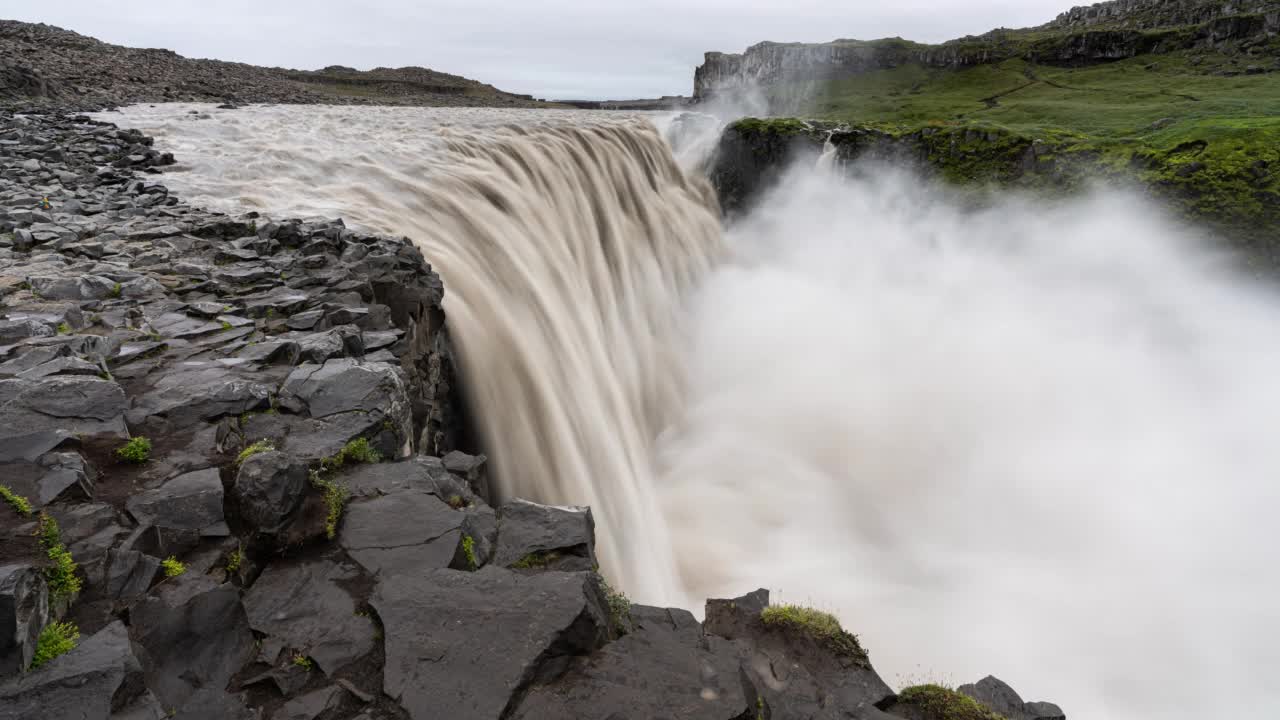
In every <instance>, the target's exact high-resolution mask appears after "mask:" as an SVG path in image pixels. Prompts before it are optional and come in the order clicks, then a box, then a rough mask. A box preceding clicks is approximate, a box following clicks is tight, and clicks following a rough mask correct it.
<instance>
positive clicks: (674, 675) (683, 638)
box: [511, 605, 785, 720]
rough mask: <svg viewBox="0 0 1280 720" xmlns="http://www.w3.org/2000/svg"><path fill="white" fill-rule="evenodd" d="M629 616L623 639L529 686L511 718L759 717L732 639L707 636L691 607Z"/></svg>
mask: <svg viewBox="0 0 1280 720" xmlns="http://www.w3.org/2000/svg"><path fill="white" fill-rule="evenodd" d="M631 620H632V623H631V629H630V631H629V632H628V633H627V634H626V635H625V636H623V637H622V638H620V639H618V640H615V641H614V642H612V643H610V644H608V645H606V646H605V647H604V648H602V649H601V650H599V651H598V652H596V653H595V654H593V655H591V656H590V657H587V658H577V659H575V660H574V661H573V662H572V664H571V665H570V667H569V668H568V670H566V672H565V674H564V676H563V677H561V678H559V679H557V680H555V681H552V682H550V683H547V684H544V685H538V686H535V687H533V688H531V689H530V690H529V692H528V695H527V696H526V697H525V698H524V700H523V701H522V702H521V703H520V706H519V709H517V710H516V712H515V713H513V714H512V715H511V717H512V719H513V720H542V718H577V717H602V718H617V720H642V719H648V718H680V719H681V720H726V719H731V718H752V719H754V718H756V717H758V716H759V715H758V711H759V710H761V709H762V708H759V707H757V706H756V704H755V698H754V697H748V696H747V694H746V692H744V686H743V683H742V680H741V678H740V671H739V667H738V656H737V652H736V651H735V649H734V647H733V646H732V644H731V643H730V642H729V641H727V640H724V639H723V638H718V637H714V636H708V635H704V634H703V632H702V626H701V625H700V624H699V623H698V621H697V620H696V619H694V617H693V615H692V614H691V613H689V612H688V611H685V610H675V609H663V608H654V607H645V606H641V605H633V606H632V607H631ZM784 716H785V714H784V713H779V712H776V711H775V712H774V714H773V715H772V717H775V718H781V717H784Z"/></svg>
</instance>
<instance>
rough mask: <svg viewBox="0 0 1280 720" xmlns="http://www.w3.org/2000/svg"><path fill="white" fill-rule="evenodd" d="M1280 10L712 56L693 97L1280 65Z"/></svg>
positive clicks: (1141, 11) (1175, 13) (1163, 7)
mask: <svg viewBox="0 0 1280 720" xmlns="http://www.w3.org/2000/svg"><path fill="white" fill-rule="evenodd" d="M1277 33H1280V1H1278V0H1232V1H1230V2H1228V1H1227V0H1114V1H1113V2H1108V3H1101V4H1098V5H1093V6H1089V7H1078V8H1073V9H1072V10H1069V11H1067V12H1065V13H1062V14H1061V15H1059V16H1058V18H1057V19H1055V20H1054V21H1052V22H1050V23H1047V24H1045V25H1043V26H1040V27H1038V28H1028V29H1024V30H1008V29H998V30H993V31H991V32H989V33H986V34H984V35H980V36H969V37H964V38H959V39H956V40H951V41H948V42H945V43H942V44H940V45H927V44H923V43H916V42H911V41H908V40H903V39H901V38H888V39H884V40H872V41H862V40H834V41H832V42H829V43H777V42H762V43H758V44H756V45H752V46H751V47H749V48H747V49H746V51H745V52H743V53H741V54H734V53H723V52H708V53H706V55H705V58H704V62H703V64H702V65H700V66H699V67H698V68H697V69H696V70H695V72H694V85H693V97H694V99H695V100H698V101H705V100H707V99H710V98H712V97H714V96H716V95H717V94H721V93H726V92H733V91H736V90H739V89H742V88H746V87H755V86H773V85H782V84H786V83H794V82H810V83H814V82H823V81H826V80H829V79H832V78H836V77H840V76H844V75H850V74H858V73H864V72H869V71H873V70H881V69H889V68H895V67H899V66H901V65H903V64H906V63H918V64H920V65H924V66H928V67H939V68H959V67H968V66H973V65H981V64H986V63H995V62H1001V61H1003V60H1008V59H1011V58H1024V59H1026V60H1029V61H1033V62H1039V63H1045V64H1051V65H1053V64H1057V65H1080V64H1089V63H1097V62H1106V61H1112V60H1120V59H1124V58H1130V57H1134V56H1137V55H1141V54H1144V53H1159V52H1169V51H1173V50H1180V49H1186V48H1213V49H1216V50H1219V51H1232V50H1235V51H1240V52H1249V53H1250V54H1260V55H1267V56H1272V57H1274V56H1276V55H1280V51H1278V50H1277V46H1276V44H1275V43H1273V42H1272V41H1273V38H1275V36H1276V35H1277Z"/></svg>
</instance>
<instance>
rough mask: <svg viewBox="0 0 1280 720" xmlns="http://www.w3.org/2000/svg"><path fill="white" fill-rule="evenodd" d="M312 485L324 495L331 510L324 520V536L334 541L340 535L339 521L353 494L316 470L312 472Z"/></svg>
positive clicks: (325, 501) (326, 504)
mask: <svg viewBox="0 0 1280 720" xmlns="http://www.w3.org/2000/svg"><path fill="white" fill-rule="evenodd" d="M311 484H312V485H314V486H316V487H317V488H319V489H320V491H321V492H322V493H324V504H325V506H326V507H327V508H328V509H329V512H328V514H327V515H326V516H325V520H324V534H325V537H327V538H329V539H330V540H332V539H333V538H334V536H335V535H337V534H338V521H339V520H341V519H342V509H343V507H345V506H346V504H347V499H348V498H349V497H351V492H350V491H349V490H347V486H346V485H343V484H342V483H339V482H337V481H336V480H334V479H332V478H330V477H327V476H326V475H324V474H322V473H320V472H317V471H314V470H313V471H312V472H311Z"/></svg>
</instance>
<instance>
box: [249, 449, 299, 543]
mask: <svg viewBox="0 0 1280 720" xmlns="http://www.w3.org/2000/svg"><path fill="white" fill-rule="evenodd" d="M306 490H307V466H306V464H305V463H300V462H298V461H296V460H294V459H293V458H292V457H290V456H289V455H286V454H285V453H282V452H276V451H270V452H263V453H257V454H255V455H251V456H250V457H249V458H248V459H246V460H245V461H244V462H243V463H242V464H241V465H240V470H239V472H237V473H236V484H235V494H236V498H237V499H238V500H239V502H240V515H241V517H243V518H244V519H245V521H246V522H248V523H249V524H250V525H252V526H253V527H254V529H256V530H257V531H258V532H262V533H268V534H271V533H276V532H279V531H280V530H281V529H282V528H283V527H284V526H285V524H286V522H287V521H288V519H289V516H290V515H291V514H292V513H293V511H294V510H296V509H297V508H298V505H299V504H301V502H302V497H303V495H304V494H305V493H306Z"/></svg>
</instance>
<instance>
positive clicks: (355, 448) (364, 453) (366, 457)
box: [320, 438, 382, 472]
mask: <svg viewBox="0 0 1280 720" xmlns="http://www.w3.org/2000/svg"><path fill="white" fill-rule="evenodd" d="M380 462H382V455H380V454H378V451H377V450H374V449H373V446H372V445H370V444H369V439H368V438H356V439H355V440H352V441H351V442H349V443H347V444H346V445H344V446H343V447H342V449H341V450H339V451H338V452H337V453H336V454H335V455H333V456H331V457H327V458H324V459H323V460H321V461H320V466H321V467H322V468H324V469H325V470H326V471H328V472H333V471H334V470H337V469H339V468H341V467H342V466H344V465H346V464H347V463H369V464H374V463H380Z"/></svg>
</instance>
